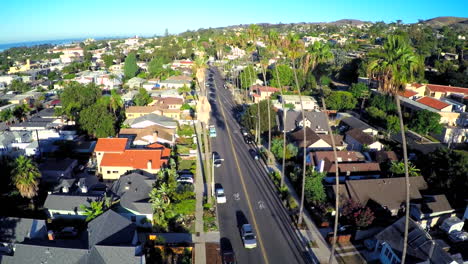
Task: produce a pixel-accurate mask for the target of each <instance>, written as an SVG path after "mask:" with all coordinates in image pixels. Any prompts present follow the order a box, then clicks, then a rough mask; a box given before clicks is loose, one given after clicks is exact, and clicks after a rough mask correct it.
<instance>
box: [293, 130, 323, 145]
mask: <svg viewBox="0 0 468 264" xmlns="http://www.w3.org/2000/svg"><path fill="white" fill-rule="evenodd" d="M290 137H291V140H292V141H295V142H296V144H297V145H298V146H299V147H301V148H302V147H304V130H303V129H300V130H297V131H296V132H293V133H291V135H290ZM320 139H321V138H320V137H319V136H318V135H317V133H315V132H314V131H312V129H310V128H309V127H306V145H307V146H310V145H312V144H314V143H315V142H317V141H319V140H320Z"/></svg>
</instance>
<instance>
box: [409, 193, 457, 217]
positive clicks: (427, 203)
mask: <svg viewBox="0 0 468 264" xmlns="http://www.w3.org/2000/svg"><path fill="white" fill-rule="evenodd" d="M413 206H415V207H416V208H418V209H419V210H420V211H421V212H422V213H423V214H432V213H438V212H447V211H453V208H452V207H451V206H450V203H449V202H448V200H447V197H446V196H445V195H444V194H439V195H430V196H425V197H424V198H423V200H422V201H421V202H420V203H414V204H413Z"/></svg>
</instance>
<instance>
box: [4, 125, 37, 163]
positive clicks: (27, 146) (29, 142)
mask: <svg viewBox="0 0 468 264" xmlns="http://www.w3.org/2000/svg"><path fill="white" fill-rule="evenodd" d="M38 151H39V145H38V143H37V141H36V140H34V137H33V134H32V132H31V131H1V132H0V155H1V156H3V155H8V156H11V157H17V156H19V155H25V156H34V155H36V154H37V153H38Z"/></svg>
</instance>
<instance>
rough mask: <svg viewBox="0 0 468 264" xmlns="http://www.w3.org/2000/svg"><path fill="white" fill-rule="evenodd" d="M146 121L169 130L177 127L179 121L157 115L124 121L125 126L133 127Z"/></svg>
mask: <svg viewBox="0 0 468 264" xmlns="http://www.w3.org/2000/svg"><path fill="white" fill-rule="evenodd" d="M144 121H150V122H152V123H154V124H158V125H160V126H163V127H167V128H175V127H177V121H176V120H174V119H172V118H169V117H165V116H161V115H156V114H147V115H144V116H140V117H137V118H129V119H127V120H125V121H124V124H127V125H130V126H133V125H135V124H138V123H141V122H144Z"/></svg>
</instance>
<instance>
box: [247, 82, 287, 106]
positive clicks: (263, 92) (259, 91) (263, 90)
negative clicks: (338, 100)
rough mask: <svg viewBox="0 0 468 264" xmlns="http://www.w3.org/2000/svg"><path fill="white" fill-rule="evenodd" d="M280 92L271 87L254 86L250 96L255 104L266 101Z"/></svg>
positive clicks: (251, 88)
mask: <svg viewBox="0 0 468 264" xmlns="http://www.w3.org/2000/svg"><path fill="white" fill-rule="evenodd" d="M279 91H280V90H279V89H278V88H275V87H271V86H260V85H253V86H251V87H250V95H251V96H252V97H253V100H254V102H255V103H258V102H260V101H263V100H266V99H268V98H270V97H271V95H272V94H273V93H277V92H279Z"/></svg>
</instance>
